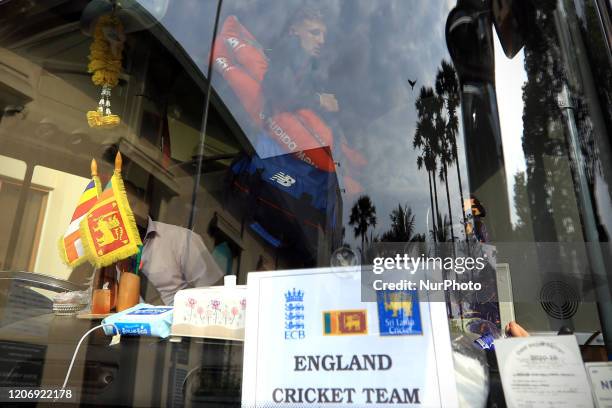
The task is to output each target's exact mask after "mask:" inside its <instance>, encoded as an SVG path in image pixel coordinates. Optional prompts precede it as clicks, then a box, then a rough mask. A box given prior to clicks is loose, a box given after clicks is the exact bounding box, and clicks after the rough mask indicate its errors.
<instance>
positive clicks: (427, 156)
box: [412, 86, 444, 236]
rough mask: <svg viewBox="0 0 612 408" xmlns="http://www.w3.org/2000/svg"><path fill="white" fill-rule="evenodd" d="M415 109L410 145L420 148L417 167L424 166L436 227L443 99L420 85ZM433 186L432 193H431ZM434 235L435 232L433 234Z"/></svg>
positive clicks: (438, 213)
mask: <svg viewBox="0 0 612 408" xmlns="http://www.w3.org/2000/svg"><path fill="white" fill-rule="evenodd" d="M415 106H416V110H417V117H418V121H417V126H416V131H415V133H414V138H413V140H412V146H413V147H414V148H415V149H420V150H421V155H420V156H418V157H417V162H416V164H417V168H418V169H419V170H420V169H421V168H423V167H425V170H427V175H428V179H429V198H430V202H431V208H432V211H433V213H434V215H433V217H432V218H433V229H434V231H435V230H436V229H437V226H436V221H437V219H438V218H439V216H440V211H439V209H438V189H437V183H436V173H437V170H438V155H439V153H440V139H441V133H442V132H443V131H444V129H443V128H442V127H441V122H440V119H439V118H440V117H441V112H442V106H443V101H442V99H441V98H440V97H438V95H436V94H435V92H434V90H433V89H432V88H431V87H425V86H423V87H421V91H420V93H419V97H418V99H417V101H416V102H415ZM432 188H433V194H432ZM434 236H435V234H434Z"/></svg>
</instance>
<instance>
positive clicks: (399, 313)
mask: <svg viewBox="0 0 612 408" xmlns="http://www.w3.org/2000/svg"><path fill="white" fill-rule="evenodd" d="M376 298H377V299H376V303H377V306H378V326H379V329H380V335H381V336H403V335H410V334H423V328H422V326H421V311H420V309H419V299H418V297H417V293H416V291H415V290H379V291H377V292H376Z"/></svg>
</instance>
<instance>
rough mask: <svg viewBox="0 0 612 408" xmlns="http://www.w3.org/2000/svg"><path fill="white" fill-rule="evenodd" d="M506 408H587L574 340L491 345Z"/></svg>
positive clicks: (586, 390) (510, 341)
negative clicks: (493, 348) (493, 346)
mask: <svg viewBox="0 0 612 408" xmlns="http://www.w3.org/2000/svg"><path fill="white" fill-rule="evenodd" d="M495 351H496V354H497V362H498V364H499V370H500V374H501V380H502V385H503V387H504V395H505V397H506V403H507V405H508V408H532V407H538V408H540V407H550V408H553V407H554V408H562V407H567V408H591V407H593V400H592V398H591V391H590V388H589V384H588V381H587V377H586V373H585V370H584V363H583V362H582V357H581V356H580V350H579V349H578V343H577V342H576V338H575V337H574V336H542V337H522V338H512V339H500V340H496V341H495Z"/></svg>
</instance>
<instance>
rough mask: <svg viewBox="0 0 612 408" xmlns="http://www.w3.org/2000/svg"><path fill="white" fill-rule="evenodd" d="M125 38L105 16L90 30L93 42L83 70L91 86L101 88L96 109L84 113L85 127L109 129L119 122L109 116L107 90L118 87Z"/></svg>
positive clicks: (114, 20) (112, 18) (118, 25)
mask: <svg viewBox="0 0 612 408" xmlns="http://www.w3.org/2000/svg"><path fill="white" fill-rule="evenodd" d="M124 43H125V34H124V32H123V26H122V25H121V22H120V21H119V19H118V18H117V17H116V16H115V15H114V14H110V15H105V16H102V17H100V18H99V19H98V22H97V23H96V27H95V29H94V35H93V42H92V44H91V46H90V48H89V51H90V52H89V65H88V66H87V70H88V72H89V73H91V74H93V75H92V76H91V80H92V82H93V83H94V84H95V85H97V86H101V87H102V93H101V95H100V101H99V102H98V109H97V110H94V111H89V112H87V123H88V124H89V126H90V127H93V128H112V127H115V126H117V125H118V124H119V123H120V122H121V118H119V115H113V113H112V112H111V103H110V97H111V89H112V88H114V87H115V86H117V84H118V83H119V74H120V73H121V55H122V53H123V44H124Z"/></svg>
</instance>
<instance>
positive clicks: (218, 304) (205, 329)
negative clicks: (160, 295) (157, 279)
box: [171, 275, 247, 341]
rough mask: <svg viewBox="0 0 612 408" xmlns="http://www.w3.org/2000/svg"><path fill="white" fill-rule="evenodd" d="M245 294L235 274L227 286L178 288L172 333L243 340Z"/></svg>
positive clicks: (174, 334) (227, 282)
mask: <svg viewBox="0 0 612 408" xmlns="http://www.w3.org/2000/svg"><path fill="white" fill-rule="evenodd" d="M246 293H247V291H246V285H236V277H235V276H233V275H230V276H226V277H225V285H224V286H211V287H206V288H194V289H184V290H180V291H178V292H177V293H176V295H175V296H174V318H173V322H172V332H171V335H172V336H176V337H204V338H212V339H224V340H238V341H244V321H245V315H246Z"/></svg>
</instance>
